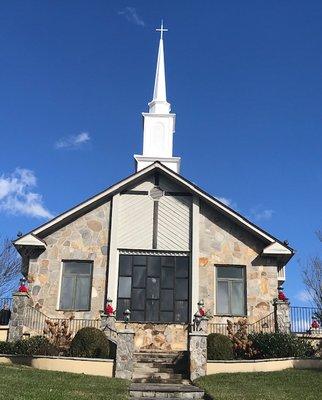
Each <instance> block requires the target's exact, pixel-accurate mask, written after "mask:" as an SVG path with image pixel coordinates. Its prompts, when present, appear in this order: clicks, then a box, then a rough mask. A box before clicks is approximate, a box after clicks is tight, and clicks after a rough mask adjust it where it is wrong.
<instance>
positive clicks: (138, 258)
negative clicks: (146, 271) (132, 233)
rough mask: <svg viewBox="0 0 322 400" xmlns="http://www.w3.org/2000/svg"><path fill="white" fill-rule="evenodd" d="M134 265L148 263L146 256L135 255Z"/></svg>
mask: <svg viewBox="0 0 322 400" xmlns="http://www.w3.org/2000/svg"><path fill="white" fill-rule="evenodd" d="M133 264H134V265H146V256H133Z"/></svg>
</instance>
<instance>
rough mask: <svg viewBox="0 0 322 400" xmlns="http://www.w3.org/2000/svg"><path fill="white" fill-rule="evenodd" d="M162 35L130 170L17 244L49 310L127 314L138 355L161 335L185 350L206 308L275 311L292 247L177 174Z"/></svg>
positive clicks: (34, 290) (212, 313)
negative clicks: (140, 139)
mask: <svg viewBox="0 0 322 400" xmlns="http://www.w3.org/2000/svg"><path fill="white" fill-rule="evenodd" d="M160 31H161V37H160V41H159V50H158V58H157V66H156V75H155V83H154V92H153V99H152V101H151V102H150V103H149V104H148V107H149V108H148V112H144V113H143V114H142V115H143V126H144V127H143V151H142V154H140V155H139V154H135V155H134V160H135V165H136V169H135V171H134V173H132V174H131V175H129V176H127V177H125V178H124V179H123V180H122V181H120V182H116V183H114V184H113V185H111V186H110V187H108V188H107V189H105V190H104V191H102V192H100V193H98V194H95V195H94V196H93V197H91V198H90V199H87V200H85V201H84V202H82V203H81V204H78V205H76V206H75V207H74V208H72V209H70V210H68V211H66V212H64V213H63V214H61V215H58V216H57V217H55V218H53V219H52V220H51V221H49V222H46V223H45V224H43V225H41V226H39V227H37V228H36V229H34V230H32V231H31V232H29V233H28V234H26V235H24V236H22V237H20V238H18V239H17V240H16V241H15V243H14V244H15V247H16V248H17V250H18V251H19V253H20V254H21V255H22V257H23V263H24V270H25V274H26V276H27V277H28V282H29V292H30V296H31V299H32V302H33V306H34V307H35V308H37V309H38V310H41V311H42V313H44V314H45V315H47V316H49V317H55V318H56V317H69V316H71V315H73V316H75V318H84V319H95V318H99V316H100V312H101V310H103V309H104V307H105V305H106V302H107V300H108V299H109V301H111V304H112V305H113V307H114V308H115V309H116V319H117V321H118V322H117V323H119V324H121V323H122V321H123V313H124V311H125V310H130V312H131V314H130V324H131V326H132V328H133V329H134V331H135V332H136V344H137V346H138V348H144V347H145V346H146V347H147V346H149V345H151V341H153V338H151V337H152V336H153V332H157V335H158V337H159V338H160V337H161V336H162V335H163V336H162V337H163V340H159V342H158V341H156V342H155V343H154V346H155V347H156V348H158V346H159V347H160V349H162V348H166V349H170V350H177V349H185V348H186V339H187V331H188V326H189V324H190V323H191V322H192V321H193V318H194V314H195V313H196V311H197V310H198V306H197V304H198V302H200V301H203V302H204V308H205V311H206V313H207V315H208V316H209V317H210V321H212V322H218V323H219V322H226V320H227V318H230V319H234V318H238V317H241V316H246V317H247V318H248V321H249V322H250V323H252V322H256V321H258V320H259V319H261V318H262V317H264V316H266V315H268V314H269V313H271V312H272V311H273V305H272V301H273V299H274V298H276V297H277V290H278V286H279V285H281V284H282V283H283V281H284V280H285V265H286V264H287V262H288V261H289V260H290V259H291V257H292V255H293V250H292V248H290V247H289V246H288V244H287V243H286V242H283V241H280V240H279V239H277V238H275V237H274V236H272V235H271V234H270V233H268V232H266V231H264V230H263V229H261V228H260V227H258V226H257V225H255V224H254V223H252V222H251V221H249V220H248V219H246V218H245V217H244V216H242V215H241V214H239V213H238V212H236V211H235V210H233V209H232V208H230V207H229V206H227V205H226V204H224V203H222V202H221V201H220V200H219V199H217V198H216V197H214V196H212V195H211V194H209V193H207V192H205V191H204V190H202V188H200V187H198V186H197V185H196V184H194V183H192V182H191V181H189V180H188V179H187V178H185V177H184V176H183V175H181V173H180V165H181V159H180V157H178V156H174V152H173V136H174V133H175V122H176V115H175V114H174V113H173V112H171V106H170V104H169V103H168V101H167V96H166V77H165V57H164V43H163V32H164V29H163V26H161V29H160ZM183 117H184V116H183ZM138 136H139V134H138ZM205 173H206V174H207V173H208V174H209V171H208V172H207V171H205ZM149 335H150V337H148V336H149Z"/></svg>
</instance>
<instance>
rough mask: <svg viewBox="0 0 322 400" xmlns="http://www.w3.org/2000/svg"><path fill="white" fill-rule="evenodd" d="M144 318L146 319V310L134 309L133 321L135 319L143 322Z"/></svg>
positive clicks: (132, 313)
mask: <svg viewBox="0 0 322 400" xmlns="http://www.w3.org/2000/svg"><path fill="white" fill-rule="evenodd" d="M144 320H145V318H144V311H137V310H133V311H132V312H131V321H133V322H135V321H138V322H142V321H144Z"/></svg>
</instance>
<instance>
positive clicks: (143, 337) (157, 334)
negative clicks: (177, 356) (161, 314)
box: [117, 322, 188, 352]
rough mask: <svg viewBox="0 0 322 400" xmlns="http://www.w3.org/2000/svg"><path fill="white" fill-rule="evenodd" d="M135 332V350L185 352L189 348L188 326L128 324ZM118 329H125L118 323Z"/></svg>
mask: <svg viewBox="0 0 322 400" xmlns="http://www.w3.org/2000/svg"><path fill="white" fill-rule="evenodd" d="M128 325H129V327H130V328H131V330H133V331H134V332H135V338H134V346H135V350H136V351H139V350H151V351H160V350H162V351H165V352H167V351H184V350H187V346H188V325H186V324H153V323H136V322H132V323H129V324H128ZM117 327H118V329H122V328H123V327H124V324H123V323H117Z"/></svg>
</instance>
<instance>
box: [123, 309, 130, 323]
mask: <svg viewBox="0 0 322 400" xmlns="http://www.w3.org/2000/svg"><path fill="white" fill-rule="evenodd" d="M123 316H124V322H125V325H127V324H128V323H129V322H130V316H131V311H130V310H129V309H126V310H125V311H124V312H123Z"/></svg>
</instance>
